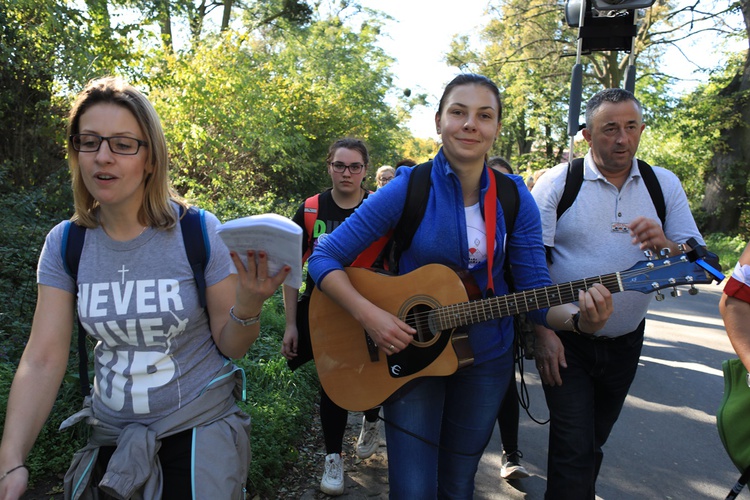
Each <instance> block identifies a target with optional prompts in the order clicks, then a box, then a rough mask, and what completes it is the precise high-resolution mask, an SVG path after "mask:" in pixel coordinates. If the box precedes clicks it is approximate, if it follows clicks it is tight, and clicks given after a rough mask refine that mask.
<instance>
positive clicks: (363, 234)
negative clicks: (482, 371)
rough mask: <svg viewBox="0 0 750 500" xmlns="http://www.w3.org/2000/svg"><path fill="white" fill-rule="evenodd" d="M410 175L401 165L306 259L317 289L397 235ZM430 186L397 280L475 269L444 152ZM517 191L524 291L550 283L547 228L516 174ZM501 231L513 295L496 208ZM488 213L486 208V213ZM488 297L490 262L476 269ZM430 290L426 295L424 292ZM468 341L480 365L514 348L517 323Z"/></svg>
mask: <svg viewBox="0 0 750 500" xmlns="http://www.w3.org/2000/svg"><path fill="white" fill-rule="evenodd" d="M411 173H412V170H411V168H408V167H401V168H399V169H398V171H397V173H396V177H395V178H394V179H393V180H392V181H391V182H389V183H388V184H387V185H386V186H384V187H382V188H380V189H378V190H377V191H376V192H375V193H374V194H371V195H370V196H369V197H368V198H367V200H365V201H364V203H362V205H360V207H359V208H358V209H357V210H356V211H355V212H354V213H353V214H352V215H351V216H349V218H348V219H346V221H345V222H344V223H343V224H342V225H341V226H339V227H338V228H337V229H336V230H335V231H333V232H332V233H331V234H330V235H328V237H327V238H325V239H324V240H323V241H319V243H318V246H317V247H316V248H315V251H314V252H313V253H312V255H311V256H310V259H309V260H308V272H309V273H310V274H311V275H312V277H313V279H314V280H315V283H320V282H321V281H322V280H323V279H324V278H325V277H326V275H327V274H328V273H330V272H331V271H333V270H336V269H343V267H344V266H343V263H349V262H352V261H353V260H354V258H355V257H356V256H357V255H358V254H359V253H360V252H361V251H362V250H364V249H365V248H367V247H368V246H369V245H370V244H371V243H372V242H373V241H375V240H377V239H378V238H379V237H381V236H382V235H384V234H386V233H388V231H389V230H391V229H393V228H394V227H395V226H396V224H397V223H398V221H399V218H400V217H401V213H402V211H403V209H404V203H405V201H406V193H407V188H408V184H409V176H410V175H411ZM488 175H490V172H489V171H488V169H487V168H485V169H484V172H483V173H482V178H481V194H480V197H479V200H480V203H481V204H482V205H483V204H484V194H485V192H486V191H487V188H488V185H489V180H488ZM431 177H432V186H431V188H430V195H429V198H428V200H427V207H426V210H425V214H424V218H423V219H422V222H421V223H420V225H419V227H418V228H417V231H416V232H415V233H414V239H413V241H412V244H411V247H409V249H408V250H407V251H405V252H404V253H403V255H402V256H401V259H400V260H399V274H406V273H408V272H410V271H412V270H414V269H417V268H418V267H421V266H424V265H426V264H432V263H437V264H444V265H446V266H449V267H451V268H453V269H463V270H466V269H468V267H469V250H468V249H469V243H468V241H467V235H466V234H467V233H466V217H465V213H464V202H463V194H462V191H461V183H460V181H459V179H458V176H457V175H456V173H455V172H454V171H453V169H452V168H451V166H450V165H449V164H448V160H447V159H446V158H445V155H444V154H443V150H442V149H441V150H440V151H439V152H438V154H437V156H436V157H435V159H434V160H433V166H432V173H431ZM510 177H511V178H512V179H513V180H514V181H515V182H516V184H517V185H518V195H519V210H518V214H517V216H516V222H515V228H514V231H513V234H512V235H510V237H509V238H507V246H508V255H509V256H510V263H511V266H512V272H513V280H514V282H515V288H516V290H518V291H521V290H528V289H531V288H539V287H543V286H548V285H551V284H552V281H551V280H550V276H549V271H548V269H547V262H546V257H545V251H544V245H543V243H542V225H541V219H540V216H539V209H538V208H537V206H536V203H535V202H534V199H533V198H532V196H531V193H529V191H528V189H527V188H526V186H525V185H524V183H523V179H521V177H519V176H516V175H513V176H510ZM496 210H497V231H496V241H495V253H494V261H493V270H492V273H493V280H494V283H495V294H496V295H505V294H507V293H508V284H507V283H506V282H505V279H504V276H503V274H504V273H503V261H504V259H505V242H506V228H505V219H504V218H503V209H502V207H501V205H500V202H499V201H498V202H497V207H496ZM482 213H484V207H482ZM470 274H471V276H472V277H473V278H474V280H475V281H476V283H477V285H478V286H479V288H480V290H481V291H482V294H483V295H484V294H486V289H487V262H486V261H485V262H482V263H480V264H478V265H476V266H475V267H474V268H473V269H471V271H470ZM428 292H429V290H425V293H426V294H429V293H428ZM529 314H530V316H531V318H532V320H534V321H535V322H537V323H540V324H544V325H545V326H546V321H545V319H544V318H545V316H546V314H547V309H542V310H540V311H536V312H532V313H529ZM469 339H470V343H471V347H472V349H473V351H474V363H475V364H479V363H482V362H484V361H488V360H491V359H496V358H498V357H500V356H501V355H502V354H503V353H505V352H506V351H507V350H508V349H509V348H511V346H512V345H513V321H512V318H511V317H505V318H501V319H497V320H492V321H486V322H483V323H477V324H475V325H471V326H470V327H469Z"/></svg>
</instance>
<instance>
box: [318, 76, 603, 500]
mask: <svg viewBox="0 0 750 500" xmlns="http://www.w3.org/2000/svg"><path fill="white" fill-rule="evenodd" d="M500 118H501V102H500V92H499V90H498V88H497V86H496V85H495V84H494V83H493V82H492V81H491V80H489V79H488V78H486V77H483V76H480V75H473V74H462V75H459V76H457V77H456V78H455V79H454V80H453V81H451V82H450V83H449V84H448V86H447V87H446V88H445V91H444V93H443V96H442V97H441V99H440V103H439V106H438V110H437V113H436V114H435V126H436V129H437V132H438V134H441V137H442V142H443V145H442V147H441V149H440V150H439V151H438V153H437V155H436V156H435V158H434V160H433V163H432V168H431V170H430V180H431V186H430V190H429V196H428V199H427V202H426V208H425V214H424V217H423V218H422V219H421V222H420V225H419V226H418V228H417V229H416V232H415V233H414V235H413V239H412V241H411V246H409V248H407V249H406V250H405V251H404V252H403V253H402V254H401V257H400V259H399V261H398V272H399V274H400V275H404V274H406V275H407V276H405V277H399V278H390V279H391V280H398V281H397V283H402V282H403V283H404V286H406V284H407V283H410V284H409V286H411V283H412V282H409V281H408V274H409V273H411V272H417V270H418V269H419V268H420V267H422V266H426V265H428V264H443V265H445V266H449V267H451V268H454V269H456V270H460V271H462V272H464V273H467V274H468V275H470V276H471V277H472V278H473V281H474V282H476V285H477V287H478V288H479V291H481V293H482V295H483V296H484V297H486V296H487V294H488V288H489V283H491V282H494V292H495V294H496V295H504V294H507V293H508V284H507V283H506V281H505V277H504V272H503V267H504V266H503V261H504V260H505V258H506V251H507V258H508V259H509V261H510V264H511V270H512V274H513V279H514V284H515V286H516V288H517V289H519V290H527V289H532V288H538V287H542V286H548V285H550V284H551V282H550V277H549V272H548V270H547V265H546V259H545V251H544V246H543V244H542V228H541V221H540V217H539V211H538V209H537V207H536V204H535V203H534V201H533V199H532V198H531V195H530V194H529V192H528V190H527V189H526V188H525V187H524V185H523V184H522V181H521V179H520V178H519V177H516V176H514V177H513V178H512V180H513V182H515V183H516V188H517V191H518V201H519V205H518V211H517V214H516V217H515V225H514V229H513V231H512V232H511V233H510V234H506V228H505V222H504V217H503V212H502V206H501V204H500V200H499V199H498V196H499V194H498V193H497V192H496V190H495V189H494V187H491V186H493V185H492V182H496V180H495V176H494V174H493V173H492V172H491V171H490V170H489V169H488V168H487V166H486V165H485V158H486V157H487V154H488V153H489V151H490V149H491V147H492V145H493V143H494V141H495V139H496V138H497V136H498V134H499V132H500ZM415 168H419V167H415ZM413 172H414V169H411V168H399V170H398V171H397V175H396V177H395V178H394V179H393V180H392V181H391V182H390V183H389V184H388V188H387V189H383V190H381V191H378V192H377V193H376V194H375V195H374V196H372V197H371V198H369V199H368V200H367V201H366V202H365V203H363V204H362V206H361V207H360V208H359V209H358V210H357V211H356V212H355V213H354V214H352V216H351V217H349V218H348V219H347V220H346V221H345V222H344V223H343V224H342V225H341V226H340V227H339V228H338V230H337V231H335V232H334V233H333V234H331V235H330V236H329V237H327V238H326V239H325V241H323V242H321V243H320V244H319V245H318V247H317V248H316V250H315V252H314V253H313V254H312V256H311V257H310V260H309V264H308V269H309V272H310V274H312V276H313V279H314V280H315V283H316V284H317V286H318V287H319V288H320V290H322V291H323V292H324V293H325V294H326V295H328V296H329V297H330V298H331V299H332V300H333V301H334V302H335V303H336V304H337V305H338V306H340V307H341V308H343V309H344V310H345V311H346V312H347V313H349V315H350V316H351V317H353V318H356V320H357V321H359V323H360V324H361V325H362V327H363V329H364V330H365V331H366V332H367V333H368V334H369V335H370V337H371V339H372V341H373V342H374V344H375V345H376V346H377V348H378V349H379V353H378V354H379V355H380V356H381V357H385V356H389V357H391V356H395V355H398V354H399V353H401V352H402V351H404V350H405V349H414V348H415V347H414V345H413V343H415V342H417V341H421V340H422V339H421V338H415V334H416V333H417V331H416V330H415V329H414V328H412V326H410V325H409V324H408V323H407V322H404V321H402V320H401V319H400V318H399V317H397V316H396V315H394V314H393V313H391V312H389V311H386V310H385V309H382V308H380V307H378V306H376V305H375V304H374V303H373V302H371V301H370V300H368V299H367V298H366V297H365V296H364V295H363V294H362V293H360V291H359V290H357V289H356V288H355V287H354V286H353V285H352V282H351V281H350V279H349V275H348V274H347V273H346V272H345V271H344V269H343V268H344V266H346V265H348V264H347V262H348V261H350V260H351V258H352V257H353V256H354V255H357V254H358V253H359V252H361V251H362V250H363V249H364V248H365V247H367V246H368V245H369V244H371V242H373V241H375V240H377V239H378V238H380V237H381V236H383V235H385V234H387V233H388V231H390V230H392V229H393V228H394V227H395V226H396V224H397V222H398V221H399V219H400V217H401V214H402V212H403V210H404V205H405V202H404V200H405V198H406V195H407V193H408V185H409V181H410V178H411V175H412V174H413ZM492 219H495V220H496V224H494V225H493V226H494V227H492V230H491V232H490V228H489V226H488V225H487V224H486V223H485V221H487V220H492ZM488 233H490V234H492V233H495V237H494V238H492V237H489V236H488ZM490 256H491V258H490ZM490 263H491V265H490ZM357 276H361V274H358V275H357ZM417 276H418V277H417V278H414V280H413V282H418V283H417V285H418V284H420V283H421V284H422V286H423V289H422V291H421V292H420V293H421V295H419V296H416V295H415V296H414V298H415V300H417V301H418V302H419V303H422V301H423V300H425V297H430V296H433V294H436V293H438V292H441V291H442V290H444V289H445V288H446V287H449V286H451V287H453V286H455V287H456V288H458V287H459V286H460V285H455V284H454V283H451V284H450V285H449V284H447V283H444V282H432V281H431V278H430V276H426V275H423V274H418V275H417ZM385 279H386V278H383V279H381V280H380V281H379V282H378V283H380V284H382V283H383V280H385ZM402 280H403V281H402ZM444 280H447V278H445V279H444ZM460 291H461V292H463V293H466V292H465V291H463V290H460ZM376 293H377V294H378V296H381V295H383V294H386V295H389V296H390V295H397V294H398V293H399V290H398V289H397V288H392V289H390V290H389V289H388V287H387V285H385V284H383V285H382V287H381V288H379V289H378V291H377V292H376ZM441 293H442V292H441ZM577 297H578V298H579V305H580V315H578V312H579V306H578V305H573V304H565V305H561V306H557V307H553V308H549V310H547V309H542V310H540V311H535V312H532V313H530V315H531V316H532V318H533V319H534V320H535V321H536V322H538V323H541V324H545V325H548V324H554V325H557V326H558V327H561V326H563V325H564V324H565V322H566V321H567V322H570V321H578V324H580V325H581V328H582V329H583V330H585V331H587V332H593V331H596V330H597V329H599V328H601V326H602V325H603V324H604V323H605V321H606V319H607V318H608V317H609V314H611V310H612V301H611V296H610V294H609V292H608V291H607V290H606V288H604V287H602V286H601V285H594V286H593V287H592V288H590V289H589V290H587V291H583V290H581V291H580V293H578V294H577ZM407 300H410V299H409V298H407ZM426 303H428V304H429V303H430V302H429V300H428V301H427V302H426ZM405 306H406V301H404V303H403V304H402V307H405ZM457 311H458V310H457ZM446 314H449V315H450V313H449V312H447V313H446ZM455 316H459V313H458V312H456V313H455ZM453 317H454V315H450V318H446V319H445V320H446V322H448V324H450V323H449V321H450V320H451V318H453ZM479 317H480V318H481V317H482V316H479ZM430 321H434V322H436V323H439V322H442V321H443V319H441V318H435V317H432V319H430ZM477 321H479V319H477ZM415 324H416V323H415ZM466 331H467V334H468V342H469V345H470V347H471V350H472V351H473V355H472V358H473V363H471V364H470V365H469V366H466V367H463V368H460V369H458V370H457V371H455V372H454V373H453V374H451V375H446V376H429V377H417V378H414V379H413V380H410V381H409V382H407V383H406V384H405V385H404V386H403V387H400V388H399V389H398V390H397V391H395V393H394V394H392V396H391V397H390V398H388V399H387V400H386V402H385V403H384V404H383V415H384V420H385V422H386V424H385V430H386V440H387V442H388V480H389V487H390V492H389V493H390V498H391V499H412V498H430V499H434V498H446V499H447V498H450V499H453V500H456V499H471V498H472V497H473V494H474V476H475V474H476V471H477V467H478V464H479V460H480V458H481V456H482V453H483V451H484V448H485V446H486V445H487V442H488V440H489V438H490V436H491V435H492V430H493V427H494V423H495V419H496V418H497V414H498V409H499V408H500V403H501V401H502V399H503V395H504V394H505V391H506V389H507V387H508V382H509V378H510V377H511V376H512V373H513V352H512V349H511V346H512V344H513V335H514V333H513V326H512V320H511V318H510V317H504V318H501V319H492V320H488V321H481V322H476V323H474V324H471V325H468V326H467V330H466ZM441 339H442V337H441ZM436 342H437V340H436ZM446 348H447V349H451V347H450V345H449V346H448V347H446ZM396 359H399V361H397V362H394V363H395V364H394V366H393V367H392V368H391V373H393V369H394V368H398V369H399V370H400V372H399V373H402V372H403V370H404V369H405V368H412V367H413V366H415V365H414V364H410V365H407V366H405V365H404V364H402V362H405V361H409V360H405V359H404V358H403V357H401V358H396Z"/></svg>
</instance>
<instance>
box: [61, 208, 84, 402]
mask: <svg viewBox="0 0 750 500" xmlns="http://www.w3.org/2000/svg"><path fill="white" fill-rule="evenodd" d="M85 239H86V228H85V227H83V226H79V225H78V224H76V223H74V222H71V221H67V223H66V224H65V229H64V230H63V239H62V244H61V245H60V251H61V252H62V261H63V265H64V266H65V271H66V272H67V273H68V275H70V277H71V278H73V281H74V282H76V285H77V283H78V266H79V263H80V262H81V252H82V251H83V242H84V240H85ZM77 323H78V383H79V384H80V390H81V395H82V396H83V397H84V398H85V397H86V396H88V395H89V393H90V392H91V385H90V384H89V356H88V353H87V351H86V330H84V328H83V325H82V324H81V320H80V318H79V319H78V320H77Z"/></svg>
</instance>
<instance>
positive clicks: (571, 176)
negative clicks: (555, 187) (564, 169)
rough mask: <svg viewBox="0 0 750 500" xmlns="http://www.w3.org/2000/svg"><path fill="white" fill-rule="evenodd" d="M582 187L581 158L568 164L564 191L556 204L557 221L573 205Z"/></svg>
mask: <svg viewBox="0 0 750 500" xmlns="http://www.w3.org/2000/svg"><path fill="white" fill-rule="evenodd" d="M582 185H583V158H575V159H574V160H573V161H572V162H568V175H567V176H566V177H565V189H564V190H563V194H562V196H561V197H560V201H559V202H558V204H557V218H558V220H559V219H560V217H561V216H562V214H564V213H565V211H566V210H567V209H569V208H570V206H571V205H572V204H573V202H574V201H575V199H576V196H578V191H580V190H581V186H582Z"/></svg>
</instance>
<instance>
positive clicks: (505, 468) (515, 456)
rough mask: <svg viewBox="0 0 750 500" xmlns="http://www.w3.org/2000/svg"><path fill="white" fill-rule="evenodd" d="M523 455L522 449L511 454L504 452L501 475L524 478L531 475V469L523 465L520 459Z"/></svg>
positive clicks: (504, 477) (510, 477)
mask: <svg viewBox="0 0 750 500" xmlns="http://www.w3.org/2000/svg"><path fill="white" fill-rule="evenodd" d="M522 456H523V455H522V454H521V452H520V451H515V452H513V453H511V454H510V455H506V454H505V452H503V458H502V465H501V466H500V477H502V478H503V479H523V478H525V477H529V471H527V470H526V467H524V466H523V465H521V461H520V460H519V459H520V458H521V457H522Z"/></svg>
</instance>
